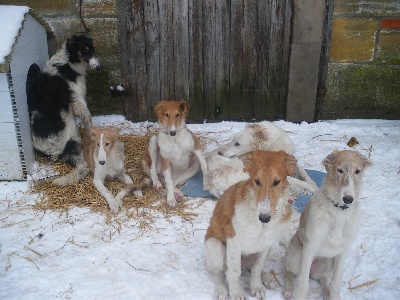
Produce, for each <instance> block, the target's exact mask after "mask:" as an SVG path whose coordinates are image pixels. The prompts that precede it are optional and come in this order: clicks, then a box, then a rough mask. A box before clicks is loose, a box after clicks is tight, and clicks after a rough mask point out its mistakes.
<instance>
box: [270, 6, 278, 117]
mask: <svg viewBox="0 0 400 300" xmlns="http://www.w3.org/2000/svg"><path fill="white" fill-rule="evenodd" d="M280 1H281V0H270V1H269V8H268V10H269V11H270V31H269V40H268V44H269V45H270V48H269V53H268V68H267V74H268V75H267V76H268V91H269V93H268V101H267V118H268V119H275V116H276V114H277V109H279V107H277V102H279V91H278V85H279V76H278V75H277V72H278V71H279V70H277V64H278V59H279V57H278V55H279V45H278V39H277V30H278V28H277V24H278V23H279V15H278V12H277V7H278V6H279V5H280V4H279V3H277V2H280Z"/></svg>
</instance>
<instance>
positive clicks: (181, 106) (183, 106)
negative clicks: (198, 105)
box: [178, 99, 189, 115]
mask: <svg viewBox="0 0 400 300" xmlns="http://www.w3.org/2000/svg"><path fill="white" fill-rule="evenodd" d="M178 104H179V109H180V110H181V112H182V113H184V114H185V115H186V114H187V113H188V111H189V104H188V103H187V102H186V101H185V100H184V99H182V100H180V101H179V102H178Z"/></svg>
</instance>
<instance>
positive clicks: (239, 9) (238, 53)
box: [229, 0, 243, 120]
mask: <svg viewBox="0 0 400 300" xmlns="http://www.w3.org/2000/svg"><path fill="white" fill-rule="evenodd" d="M242 29H243V0H232V1H231V26H230V30H231V34H230V35H231V39H230V54H229V55H230V75H229V76H230V105H229V119H231V120H240V119H241V116H242V114H241V112H240V102H241V99H242V90H243V89H242V84H243V82H242V72H243V65H242V63H243V61H242V54H243V51H242V50H243V49H242Z"/></svg>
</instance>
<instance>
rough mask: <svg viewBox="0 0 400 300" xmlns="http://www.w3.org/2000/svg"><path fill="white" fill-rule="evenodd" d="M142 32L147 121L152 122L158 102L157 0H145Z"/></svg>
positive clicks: (158, 48) (158, 49)
mask: <svg viewBox="0 0 400 300" xmlns="http://www.w3.org/2000/svg"><path fill="white" fill-rule="evenodd" d="M144 30H145V40H146V45H145V46H146V53H145V55H146V69H147V78H148V82H147V90H146V102H147V111H146V114H147V116H148V119H150V120H154V119H155V118H154V116H153V108H154V106H155V105H156V104H157V102H158V101H159V100H160V96H161V95H160V39H159V36H160V35H159V23H158V0H145V5H144Z"/></svg>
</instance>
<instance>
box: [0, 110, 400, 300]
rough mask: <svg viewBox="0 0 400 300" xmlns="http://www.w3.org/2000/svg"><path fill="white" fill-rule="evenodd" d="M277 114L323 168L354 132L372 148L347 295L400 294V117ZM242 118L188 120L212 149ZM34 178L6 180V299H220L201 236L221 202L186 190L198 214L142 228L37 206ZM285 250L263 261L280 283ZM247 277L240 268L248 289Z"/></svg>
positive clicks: (0, 223) (132, 127)
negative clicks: (319, 118)
mask: <svg viewBox="0 0 400 300" xmlns="http://www.w3.org/2000/svg"><path fill="white" fill-rule="evenodd" d="M94 123H95V125H100V126H103V125H111V124H112V125H116V126H119V127H120V128H121V133H123V134H126V133H135V134H137V133H140V132H142V133H143V132H144V128H145V127H146V126H147V125H148V123H147V122H146V123H130V122H127V121H125V119H124V118H123V117H121V116H104V117H95V118H94ZM274 123H275V124H276V125H278V126H280V127H281V128H283V129H285V130H287V131H288V132H289V135H290V137H291V138H292V140H293V141H294V143H295V145H296V149H297V150H296V151H297V152H296V157H297V159H298V161H299V163H300V164H301V165H302V166H303V167H304V168H307V169H314V170H318V171H325V170H324V169H323V167H322V165H321V161H322V160H323V159H324V158H325V157H326V156H327V155H328V154H329V153H331V152H332V151H333V150H335V149H336V150H343V149H349V147H348V146H347V145H346V144H347V142H348V140H349V139H350V138H351V137H356V138H357V140H358V141H359V144H358V145H356V146H355V147H353V149H354V150H357V151H359V152H360V153H362V154H363V155H364V156H366V157H370V159H371V160H372V162H373V166H372V167H371V168H370V169H368V170H367V171H366V174H365V175H366V176H365V180H364V189H363V192H362V196H361V202H362V214H363V218H362V220H361V231H360V234H359V236H358V238H357V240H356V241H355V242H354V244H353V246H352V249H351V253H350V255H349V257H348V258H347V261H346V266H345V270H344V275H343V283H342V287H341V297H342V299H385V300H390V299H400V279H399V277H400V242H399V241H400V213H399V212H400V147H399V146H400V121H386V120H337V121H324V122H318V123H312V124H308V123H301V124H294V123H290V122H285V121H277V122H274ZM244 126H245V123H241V122H222V123H214V124H189V125H188V127H189V128H190V129H191V130H192V131H194V132H196V133H200V136H205V135H207V137H208V140H209V139H211V140H212V141H213V142H212V143H208V144H207V149H206V151H210V150H212V149H213V148H214V147H216V146H217V144H218V143H225V142H227V141H229V140H230V138H231V137H232V136H233V135H234V134H235V133H237V132H239V131H240V130H242V129H243V128H244ZM30 183H31V180H28V181H27V182H0V299H55V298H60V299H147V300H151V299H174V300H177V299H213V297H214V283H213V280H212V277H211V276H210V275H209V274H208V273H207V271H206V270H205V267H204V261H203V260H204V259H203V243H204V235H205V231H206V229H207V227H208V223H209V219H210V216H211V213H212V211H213V208H214V206H215V203H216V202H215V201H213V200H206V201H204V199H201V198H185V201H190V202H192V203H193V204H195V205H194V207H195V206H197V204H198V205H199V206H198V207H197V208H196V209H195V212H196V213H197V214H198V217H196V218H195V219H194V220H193V221H192V222H187V221H183V220H182V219H181V218H180V217H178V216H174V217H171V218H168V219H166V218H165V217H163V216H161V215H160V216H159V218H158V219H156V220H155V221H154V224H153V227H152V228H151V229H149V230H148V231H146V232H141V231H140V229H139V227H138V224H137V221H136V220H134V219H130V220H125V221H123V222H122V223H121V224H120V225H119V224H118V223H117V222H116V221H115V220H111V221H109V222H107V220H106V219H105V216H104V215H102V214H100V213H93V212H90V211H89V210H88V209H85V208H75V209H72V210H71V211H70V212H69V214H68V215H65V214H63V215H60V214H59V213H57V212H52V211H38V210H34V209H32V206H33V204H34V203H35V200H36V199H37V196H35V195H31V194H29V193H27V190H28V188H29V184H30ZM122 214H124V213H123V212H122ZM118 218H119V219H118V220H121V219H122V220H123V215H121V216H118ZM283 255H284V248H283V247H282V246H279V245H277V246H276V248H274V251H273V255H272V257H271V259H270V260H269V261H267V263H266V265H265V270H266V271H269V270H270V269H273V270H274V272H275V273H276V274H277V278H278V280H279V282H280V283H282V282H283V276H282V265H281V258H282V256H283ZM247 276H248V274H247V273H244V274H243V276H242V285H243V286H244V288H245V291H246V293H248V292H249V287H248V278H247ZM350 287H353V288H354V287H356V288H355V289H350ZM247 298H248V299H253V298H252V297H251V296H250V295H249V294H247ZM266 298H267V299H283V297H282V289H281V288H280V287H278V288H277V289H276V290H267V292H266ZM309 298H310V299H321V289H320V287H319V285H318V284H317V283H316V282H311V284H310V291H309Z"/></svg>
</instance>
